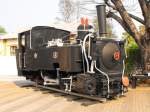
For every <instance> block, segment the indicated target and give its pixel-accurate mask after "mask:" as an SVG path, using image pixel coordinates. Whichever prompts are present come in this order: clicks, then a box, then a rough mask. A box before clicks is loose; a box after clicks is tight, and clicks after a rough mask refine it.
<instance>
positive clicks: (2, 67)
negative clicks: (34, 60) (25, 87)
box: [0, 56, 17, 76]
mask: <svg viewBox="0 0 150 112" xmlns="http://www.w3.org/2000/svg"><path fill="white" fill-rule="evenodd" d="M0 75H1V76H2V75H17V66H16V57H15V56H0Z"/></svg>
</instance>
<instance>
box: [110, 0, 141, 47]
mask: <svg viewBox="0 0 150 112" xmlns="http://www.w3.org/2000/svg"><path fill="white" fill-rule="evenodd" d="M111 1H112V3H113V4H114V5H115V7H116V9H117V11H118V12H119V14H120V16H121V17H122V19H123V22H124V23H125V24H126V26H127V27H128V28H129V29H130V31H131V33H130V34H131V35H132V36H133V38H134V40H135V41H136V43H137V44H138V45H139V47H143V46H142V44H141V35H140V34H139V32H138V30H137V28H136V26H135V24H134V22H133V21H132V19H131V17H130V16H129V14H128V12H127V11H126V9H125V8H124V6H123V3H122V1H121V0H111Z"/></svg>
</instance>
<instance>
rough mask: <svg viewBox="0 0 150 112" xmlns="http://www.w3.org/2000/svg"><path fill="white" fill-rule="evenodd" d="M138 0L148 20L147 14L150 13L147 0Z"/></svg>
mask: <svg viewBox="0 0 150 112" xmlns="http://www.w3.org/2000/svg"><path fill="white" fill-rule="evenodd" d="M138 1H139V4H140V7H141V10H142V14H143V16H144V20H145V22H146V18H147V14H148V7H147V5H146V1H145V0H138Z"/></svg>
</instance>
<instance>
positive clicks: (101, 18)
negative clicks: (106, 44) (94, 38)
mask: <svg viewBox="0 0 150 112" xmlns="http://www.w3.org/2000/svg"><path fill="white" fill-rule="evenodd" d="M96 9H97V19H98V27H99V35H100V36H101V37H103V36H105V35H106V33H107V32H106V5H105V4H100V5H97V6H96Z"/></svg>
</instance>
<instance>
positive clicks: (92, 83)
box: [84, 77, 96, 95]
mask: <svg viewBox="0 0 150 112" xmlns="http://www.w3.org/2000/svg"><path fill="white" fill-rule="evenodd" d="M84 88H85V92H86V93H87V94H89V95H95V94H96V80H95V78H93V77H89V78H88V79H86V81H85V84H84Z"/></svg>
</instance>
